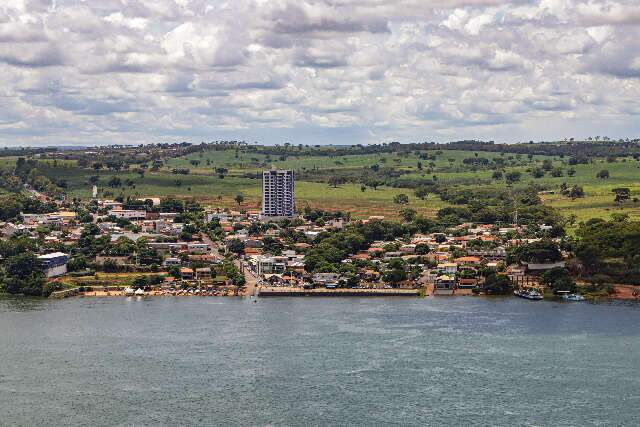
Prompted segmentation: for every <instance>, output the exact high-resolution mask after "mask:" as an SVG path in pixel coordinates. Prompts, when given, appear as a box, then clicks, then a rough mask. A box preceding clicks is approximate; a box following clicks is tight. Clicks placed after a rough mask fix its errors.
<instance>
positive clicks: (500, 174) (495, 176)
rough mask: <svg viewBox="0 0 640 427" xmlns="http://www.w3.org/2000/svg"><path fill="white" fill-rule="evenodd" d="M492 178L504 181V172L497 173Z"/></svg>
mask: <svg viewBox="0 0 640 427" xmlns="http://www.w3.org/2000/svg"><path fill="white" fill-rule="evenodd" d="M491 178H493V179H495V180H500V179H502V171H495V172H494V173H493V175H492V176H491Z"/></svg>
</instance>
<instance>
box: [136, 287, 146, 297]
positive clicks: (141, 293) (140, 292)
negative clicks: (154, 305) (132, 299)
mask: <svg viewBox="0 0 640 427" xmlns="http://www.w3.org/2000/svg"><path fill="white" fill-rule="evenodd" d="M135 295H136V296H139V297H141V296H142V295H144V291H143V290H142V289H138V290H137V291H136V292H135Z"/></svg>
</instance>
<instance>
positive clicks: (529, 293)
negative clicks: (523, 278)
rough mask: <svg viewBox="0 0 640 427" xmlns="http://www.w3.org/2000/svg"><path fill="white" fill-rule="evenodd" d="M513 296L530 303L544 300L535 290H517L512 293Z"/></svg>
mask: <svg viewBox="0 0 640 427" xmlns="http://www.w3.org/2000/svg"><path fill="white" fill-rule="evenodd" d="M513 294H514V295H515V296H517V297H520V298H524V299H528V300H531V301H540V300H541V299H543V298H544V297H543V296H542V294H541V293H540V292H538V291H536V290H535V289H518V290H517V291H513Z"/></svg>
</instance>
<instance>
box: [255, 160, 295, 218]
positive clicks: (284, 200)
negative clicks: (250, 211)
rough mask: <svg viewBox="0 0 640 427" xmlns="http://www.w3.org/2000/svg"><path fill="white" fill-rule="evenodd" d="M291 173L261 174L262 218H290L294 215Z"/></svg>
mask: <svg viewBox="0 0 640 427" xmlns="http://www.w3.org/2000/svg"><path fill="white" fill-rule="evenodd" d="M294 192H295V183H294V178H293V171H290V170H276V169H271V170H268V171H264V172H262V216H264V217H272V218H273V217H282V218H291V217H293V216H295V214H296V201H295V194H294Z"/></svg>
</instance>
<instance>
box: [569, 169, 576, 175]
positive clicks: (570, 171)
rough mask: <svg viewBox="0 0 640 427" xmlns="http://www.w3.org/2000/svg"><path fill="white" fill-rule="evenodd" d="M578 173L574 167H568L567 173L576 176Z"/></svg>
mask: <svg viewBox="0 0 640 427" xmlns="http://www.w3.org/2000/svg"><path fill="white" fill-rule="evenodd" d="M575 174H576V170H575V169H574V168H569V169H567V175H569V176H574V175H575Z"/></svg>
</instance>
